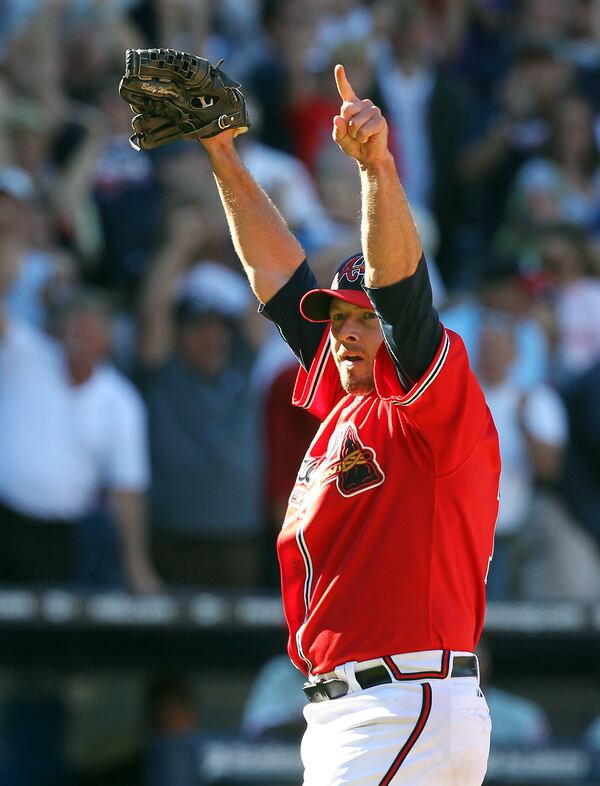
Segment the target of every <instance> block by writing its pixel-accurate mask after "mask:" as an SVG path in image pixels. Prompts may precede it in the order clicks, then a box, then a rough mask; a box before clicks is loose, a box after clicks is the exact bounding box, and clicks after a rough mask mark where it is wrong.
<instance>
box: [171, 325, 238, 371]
mask: <svg viewBox="0 0 600 786" xmlns="http://www.w3.org/2000/svg"><path fill="white" fill-rule="evenodd" d="M231 338H232V337H231V330H230V328H229V326H228V324H227V322H226V321H225V319H223V318H222V317H220V316H218V315H213V314H207V315H205V316H202V317H199V318H197V319H193V320H190V321H189V322H187V323H185V324H184V325H182V326H181V327H180V329H179V351H180V353H181V356H182V358H183V360H184V361H185V363H186V364H187V365H188V366H190V367H191V368H193V369H195V370H196V371H197V372H199V373H200V374H203V375H204V376H206V377H217V376H219V374H221V373H222V372H223V371H224V370H225V368H226V367H227V364H228V363H229V359H230V354H231Z"/></svg>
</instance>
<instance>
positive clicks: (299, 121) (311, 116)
mask: <svg viewBox="0 0 600 786" xmlns="http://www.w3.org/2000/svg"><path fill="white" fill-rule="evenodd" d="M339 109H340V103H339V101H333V100H331V99H328V98H324V97H323V96H319V95H311V96H307V97H306V98H304V99H303V100H302V101H297V102H296V103H295V104H294V105H293V106H292V107H291V108H290V110H289V113H288V117H289V127H290V129H292V132H293V135H294V152H295V154H296V155H297V156H298V158H300V159H301V160H302V161H303V162H304V163H305V164H306V166H307V167H308V169H309V170H310V171H311V172H312V173H313V174H314V172H315V170H316V167H317V160H318V158H319V154H320V153H321V150H322V149H323V145H324V144H330V143H331V134H332V131H333V118H334V116H335V115H337V113H338V112H339Z"/></svg>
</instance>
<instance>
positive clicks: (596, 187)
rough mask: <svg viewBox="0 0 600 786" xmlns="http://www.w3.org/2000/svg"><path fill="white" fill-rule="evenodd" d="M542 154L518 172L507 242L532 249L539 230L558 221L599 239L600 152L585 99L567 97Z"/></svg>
mask: <svg viewBox="0 0 600 786" xmlns="http://www.w3.org/2000/svg"><path fill="white" fill-rule="evenodd" d="M542 152H543V153H544V155H542V156H541V157H535V158H533V159H531V160H530V161H528V162H526V163H525V164H524V165H523V166H522V167H521V168H520V169H519V171H518V172H517V174H516V178H515V183H514V186H513V190H512V195H511V198H510V202H509V206H508V216H507V224H506V226H505V228H504V230H503V234H504V235H505V238H504V242H505V243H510V244H512V245H513V246H515V247H516V248H517V249H519V250H521V251H523V250H525V249H527V248H531V247H532V245H535V242H536V240H537V235H538V233H539V231H540V229H543V228H544V227H546V226H548V225H549V224H552V223H557V222H565V223H571V224H574V225H576V226H579V227H581V228H582V229H585V230H587V231H588V232H590V233H591V234H592V235H596V236H597V237H599V238H600V151H599V149H598V144H597V142H596V138H595V135H594V118H593V115H592V110H591V107H590V105H589V104H588V103H587V101H585V100H584V99H582V98H580V97H576V96H569V97H567V98H564V99H563V100H562V101H561V102H560V103H559V104H558V106H557V107H556V110H555V114H554V117H553V122H552V126H551V129H550V138H549V140H548V143H547V144H546V145H545V148H544V150H543V151H542Z"/></svg>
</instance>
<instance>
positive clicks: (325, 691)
mask: <svg viewBox="0 0 600 786" xmlns="http://www.w3.org/2000/svg"><path fill="white" fill-rule="evenodd" d="M427 675H428V676H427V679H442V678H443V675H442V673H441V672H440V674H439V675H436V674H435V673H433V674H432V673H431V672H427ZM477 675H478V671H477V658H476V657H475V655H456V656H455V657H454V658H453V659H452V669H451V671H450V674H449V676H450V677H477ZM354 677H355V679H356V681H357V682H358V684H359V685H360V687H361V688H362V689H363V690H365V689H366V688H374V687H375V685H385V684H386V683H390V682H398V680H395V679H394V678H393V677H392V676H391V674H390V672H389V671H388V669H387V668H386V667H385V666H372V667H371V668H370V669H363V670H362V671H355V673H354ZM403 677H404V678H405V679H406V680H409V679H415V680H418V679H422V678H421V677H420V676H419V673H418V672H417V673H415V674H414V675H411V674H404V675H403ZM302 690H303V691H304V693H305V695H306V697H307V698H308V700H309V701H311V702H318V701H327V700H329V699H339V698H340V696H345V695H346V694H347V693H348V683H347V682H346V680H340V679H337V678H334V679H329V680H320V681H319V682H306V683H305V684H304V687H303V688H302Z"/></svg>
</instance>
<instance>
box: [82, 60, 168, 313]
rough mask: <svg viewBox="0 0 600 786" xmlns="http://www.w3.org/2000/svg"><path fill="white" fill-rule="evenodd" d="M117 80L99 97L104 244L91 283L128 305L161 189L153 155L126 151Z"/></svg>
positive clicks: (98, 183) (153, 229) (97, 195)
mask: <svg viewBox="0 0 600 786" xmlns="http://www.w3.org/2000/svg"><path fill="white" fill-rule="evenodd" d="M120 76H121V74H120V72H119V73H118V74H117V73H115V74H114V75H113V76H111V77H110V78H109V79H107V80H106V82H105V84H104V88H103V91H102V93H101V108H102V112H103V114H104V115H105V117H106V118H107V120H108V124H109V130H108V135H107V137H106V141H105V144H104V146H103V148H102V149H101V150H100V152H99V154H98V157H97V159H96V162H95V169H94V172H93V177H92V181H93V182H92V188H93V195H94V200H95V204H96V207H97V210H98V213H99V217H100V225H101V230H102V244H103V248H102V253H101V256H100V260H99V264H98V270H97V273H96V275H95V280H96V283H97V284H98V285H100V286H102V287H105V288H110V289H112V290H113V291H116V292H119V293H121V294H122V295H125V296H126V301H127V302H128V303H130V302H131V298H132V296H133V293H134V292H135V291H136V290H137V288H138V286H139V282H140V280H141V278H142V276H143V274H144V272H145V270H146V268H147V266H148V264H149V261H150V253H151V250H152V249H153V248H154V245H155V243H156V241H157V239H158V236H157V230H158V227H159V226H160V221H159V217H160V205H161V189H160V184H159V182H158V179H157V173H156V166H155V160H154V158H153V157H152V155H151V154H150V153H148V152H147V151H144V150H140V151H137V152H136V151H135V150H133V149H132V148H131V146H130V145H129V137H130V135H131V110H130V109H129V107H128V105H127V104H126V103H125V102H124V101H123V99H122V98H121V97H120V96H119V93H118V91H117V90H116V88H115V86H117V85H118V84H119V79H120ZM134 206H135V209H132V208H133V207H134Z"/></svg>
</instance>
